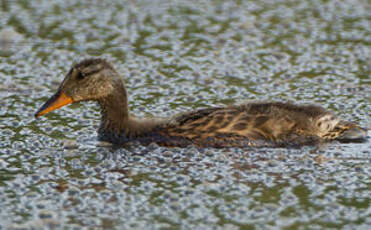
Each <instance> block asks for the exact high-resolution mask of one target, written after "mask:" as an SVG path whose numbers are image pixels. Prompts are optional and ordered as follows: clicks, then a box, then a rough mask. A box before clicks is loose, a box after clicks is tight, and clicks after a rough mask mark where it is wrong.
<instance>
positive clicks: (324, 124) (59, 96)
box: [35, 58, 367, 148]
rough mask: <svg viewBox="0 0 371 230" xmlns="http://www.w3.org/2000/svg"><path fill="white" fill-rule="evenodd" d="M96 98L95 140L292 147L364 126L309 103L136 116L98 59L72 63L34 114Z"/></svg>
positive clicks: (116, 77) (353, 135)
mask: <svg viewBox="0 0 371 230" xmlns="http://www.w3.org/2000/svg"><path fill="white" fill-rule="evenodd" d="M84 101H95V102H97V103H98V105H99V107H100V111H101V123H100V126H99V128H98V140H99V141H104V142H109V143H111V144H113V145H125V144H128V143H133V142H136V143H139V144H141V145H149V144H151V143H156V144H158V145H159V146H167V147H186V146H190V145H193V146H196V147H201V148H203V147H215V148H223V147H249V146H251V147H297V146H299V147H300V146H304V145H314V144H318V143H322V142H328V141H334V140H338V141H344V142H359V141H362V140H365V139H366V137H367V130H366V129H364V128H362V127H360V126H359V125H358V124H357V123H354V122H349V121H345V120H342V119H340V118H339V117H337V116H335V115H334V114H333V113H332V112H330V111H328V110H326V109H324V108H323V107H321V106H318V105H313V104H295V103H293V102H279V101H252V102H246V103H242V104H239V105H229V106H220V107H210V108H202V109H198V110H195V111H190V112H184V113H180V114H175V115H173V116H171V117H169V118H156V117H151V118H140V117H136V116H134V115H132V113H130V112H129V106H128V94H127V91H126V87H125V84H124V82H123V79H122V78H121V77H120V74H119V73H118V72H117V71H116V70H115V68H114V67H113V65H112V64H111V63H109V62H108V61H106V60H105V59H100V58H90V59H85V60H83V61H81V62H79V63H77V64H75V65H72V67H71V68H70V70H69V72H68V73H67V74H66V76H65V78H64V80H63V81H62V83H61V84H60V86H59V88H58V90H57V92H56V93H55V94H54V95H53V96H51V97H50V98H49V99H48V100H47V101H46V102H45V103H44V104H43V105H42V106H41V107H40V109H39V110H38V111H37V112H36V113H35V117H36V118H39V117H40V116H42V115H45V114H47V113H49V112H51V111H54V110H56V109H58V108H60V107H62V106H66V105H68V104H72V103H78V102H84Z"/></svg>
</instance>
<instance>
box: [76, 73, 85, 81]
mask: <svg viewBox="0 0 371 230" xmlns="http://www.w3.org/2000/svg"><path fill="white" fill-rule="evenodd" d="M84 77H85V74H83V73H82V72H80V71H79V72H78V73H77V79H79V80H81V79H84Z"/></svg>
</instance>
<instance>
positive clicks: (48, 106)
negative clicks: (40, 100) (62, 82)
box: [35, 90, 73, 118]
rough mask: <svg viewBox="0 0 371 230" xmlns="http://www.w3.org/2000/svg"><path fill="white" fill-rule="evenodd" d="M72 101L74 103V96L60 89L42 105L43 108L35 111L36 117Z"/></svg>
mask: <svg viewBox="0 0 371 230" xmlns="http://www.w3.org/2000/svg"><path fill="white" fill-rule="evenodd" d="M71 103H73V100H72V98H71V97H69V96H67V95H66V94H65V93H64V92H63V91H61V90H59V91H58V92H57V93H56V94H54V95H53V96H52V97H51V98H49V100H47V101H46V102H45V104H43V105H42V106H41V108H40V109H39V110H38V111H37V112H36V113H35V117H36V118H38V117H40V116H42V115H44V114H47V113H49V112H51V111H53V110H56V109H58V108H60V107H62V106H65V105H68V104H71Z"/></svg>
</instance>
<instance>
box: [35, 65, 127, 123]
mask: <svg viewBox="0 0 371 230" xmlns="http://www.w3.org/2000/svg"><path fill="white" fill-rule="evenodd" d="M117 91H119V92H124V96H125V97H126V91H125V87H124V84H123V82H122V80H121V79H120V77H119V75H118V74H117V72H116V71H115V70H114V68H113V67H112V65H111V64H109V63H108V62H107V61H105V60H103V59H87V60H84V61H82V62H80V63H78V64H76V65H74V66H72V68H71V69H70V71H69V72H68V73H67V75H66V77H65V78H64V80H63V81H62V83H61V85H60V86H59V88H58V90H57V92H56V93H55V94H54V95H53V96H52V97H50V98H49V99H48V100H47V101H46V102H45V103H44V104H43V105H42V106H41V108H40V109H39V110H38V111H37V112H36V114H35V117H40V116H42V115H44V114H46V113H49V112H51V111H53V110H56V109H58V108H60V107H62V106H65V105H68V104H71V103H75V102H80V101H89V100H93V101H99V100H104V99H105V98H107V97H109V96H110V95H114V94H115V93H116V92H117ZM121 94H122V93H121Z"/></svg>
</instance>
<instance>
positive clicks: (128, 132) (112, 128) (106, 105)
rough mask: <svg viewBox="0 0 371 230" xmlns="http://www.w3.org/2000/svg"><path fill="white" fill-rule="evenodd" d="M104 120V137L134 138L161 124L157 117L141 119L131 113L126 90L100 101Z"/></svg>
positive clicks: (101, 126)
mask: <svg viewBox="0 0 371 230" xmlns="http://www.w3.org/2000/svg"><path fill="white" fill-rule="evenodd" d="M98 103H99V105H100V107H101V114H102V120H101V125H100V128H99V131H98V132H99V134H100V135H101V136H104V138H103V139H108V140H112V139H116V138H118V139H122V141H125V139H126V140H127V139H132V138H137V137H141V136H145V135H146V134H148V132H150V131H152V130H153V129H154V128H155V127H157V126H158V125H159V121H158V120H155V119H139V118H135V117H133V116H130V115H129V110H128V101H127V95H126V90H125V89H123V90H120V93H118V94H115V95H110V96H107V97H106V98H104V99H101V100H99V101H98Z"/></svg>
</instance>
